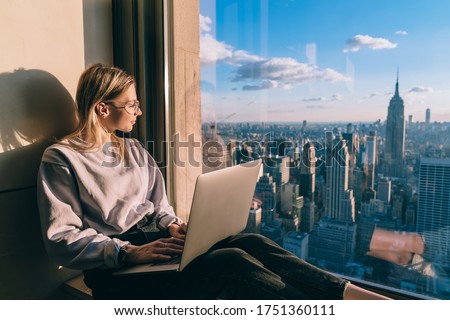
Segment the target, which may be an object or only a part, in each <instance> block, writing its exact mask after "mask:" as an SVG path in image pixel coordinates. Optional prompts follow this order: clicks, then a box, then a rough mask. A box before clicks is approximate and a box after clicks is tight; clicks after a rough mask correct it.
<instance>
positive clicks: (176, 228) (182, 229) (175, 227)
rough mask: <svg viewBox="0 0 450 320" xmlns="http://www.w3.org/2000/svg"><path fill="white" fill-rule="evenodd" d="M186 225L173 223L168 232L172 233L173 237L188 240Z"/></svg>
mask: <svg viewBox="0 0 450 320" xmlns="http://www.w3.org/2000/svg"><path fill="white" fill-rule="evenodd" d="M186 228H187V225H186V223H184V222H183V223H182V224H178V223H172V224H171V225H170V226H169V227H168V228H167V231H168V232H169V233H170V235H171V236H172V237H175V238H178V239H183V240H184V238H186Z"/></svg>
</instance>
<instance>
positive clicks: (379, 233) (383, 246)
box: [367, 228, 424, 265]
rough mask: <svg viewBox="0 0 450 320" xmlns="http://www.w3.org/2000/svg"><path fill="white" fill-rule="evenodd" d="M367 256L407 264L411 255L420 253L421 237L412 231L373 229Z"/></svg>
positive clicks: (422, 247)
mask: <svg viewBox="0 0 450 320" xmlns="http://www.w3.org/2000/svg"><path fill="white" fill-rule="evenodd" d="M369 250H370V251H369V252H367V255H368V256H372V257H375V258H378V259H383V260H386V261H389V262H393V263H396V264H399V265H407V264H408V263H409V262H410V261H411V259H412V257H413V255H414V254H415V253H416V254H422V253H423V251H424V243H423V241H422V237H421V236H420V235H419V234H417V233H414V232H399V231H390V230H383V229H379V228H377V229H375V230H374V233H373V236H372V239H371V241H370V248H369Z"/></svg>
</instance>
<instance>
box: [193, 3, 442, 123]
mask: <svg viewBox="0 0 450 320" xmlns="http://www.w3.org/2000/svg"><path fill="white" fill-rule="evenodd" d="M448 9H450V3H448V2H445V1H434V2H433V6H430V5H429V4H428V3H427V2H425V1H418V2H414V3H408V4H407V5H405V4H404V3H397V2H394V3H392V2H390V1H365V2H362V3H361V2H360V1H346V2H345V3H334V2H333V1H320V2H318V1H242V0H229V1H220V0H217V1H201V3H200V24H201V25H200V30H201V31H200V39H201V41H200V43H201V45H200V46H201V48H200V52H201V53H200V58H201V90H202V120H203V121H204V122H211V121H217V122H221V121H228V122H236V121H239V122H241V121H249V122H301V121H303V120H307V121H308V122H310V123H313V122H375V121H377V120H378V119H380V120H381V121H385V120H386V118H387V107H388V105H389V100H390V98H391V97H392V96H393V95H394V86H395V82H396V76H397V70H398V69H399V80H400V89H399V90H400V95H401V96H402V97H403V99H404V100H405V118H407V117H408V116H409V115H413V119H414V122H416V121H419V122H424V121H425V116H426V109H428V108H430V109H431V122H434V121H438V122H443V121H450V111H447V109H446V103H447V101H449V98H450V86H449V85H448V81H447V79H446V78H445V75H446V73H447V72H446V70H448V69H450V61H448V59H447V56H448V54H449V53H450V52H449V51H450V45H448V44H447V43H446V42H445V41H443V39H445V38H446V37H447V36H448V35H450V22H448V21H447V20H448V19H447V17H446V14H445V13H444V12H447V11H448ZM380 21H381V22H382V23H380ZM425 22H426V23H425ZM336 26H339V27H336Z"/></svg>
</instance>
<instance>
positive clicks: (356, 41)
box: [344, 34, 397, 52]
mask: <svg viewBox="0 0 450 320" xmlns="http://www.w3.org/2000/svg"><path fill="white" fill-rule="evenodd" d="M396 47H397V44H396V43H392V42H390V41H389V40H387V39H384V38H373V37H371V36H368V35H361V34H358V35H356V36H354V37H353V38H351V39H349V40H347V43H346V45H345V48H344V52H357V51H359V50H361V49H362V48H368V49H372V50H381V49H394V48H396Z"/></svg>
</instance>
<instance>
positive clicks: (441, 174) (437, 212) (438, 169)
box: [417, 158, 450, 263]
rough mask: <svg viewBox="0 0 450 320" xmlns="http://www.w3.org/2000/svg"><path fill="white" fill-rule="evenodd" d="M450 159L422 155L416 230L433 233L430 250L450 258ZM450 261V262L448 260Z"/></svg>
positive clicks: (436, 256)
mask: <svg viewBox="0 0 450 320" xmlns="http://www.w3.org/2000/svg"><path fill="white" fill-rule="evenodd" d="M449 226H450V159H438V158H422V159H421V161H420V171H419V197H418V201H417V231H418V232H419V233H423V232H431V233H432V236H430V237H427V242H426V246H427V252H429V253H431V254H432V256H433V258H434V259H438V258H441V259H442V258H444V259H447V260H450V232H442V231H443V230H444V231H445V230H446V228H448V227H449ZM447 263H450V261H447Z"/></svg>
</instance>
